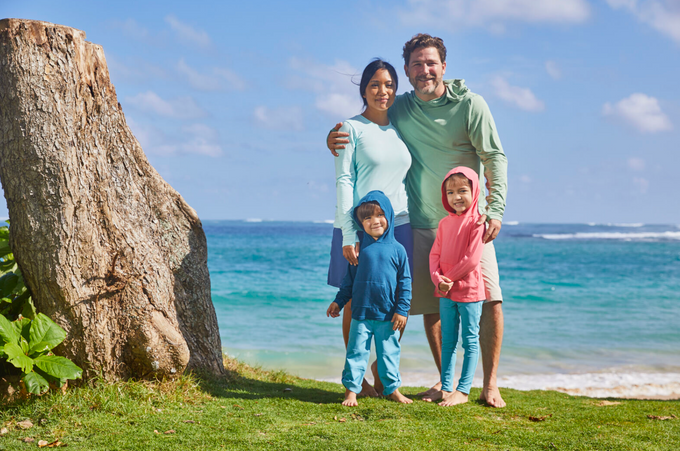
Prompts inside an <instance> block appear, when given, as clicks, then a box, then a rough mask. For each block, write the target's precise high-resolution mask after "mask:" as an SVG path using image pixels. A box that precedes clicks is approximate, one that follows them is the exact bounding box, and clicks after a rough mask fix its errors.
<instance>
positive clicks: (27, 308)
mask: <svg viewBox="0 0 680 451" xmlns="http://www.w3.org/2000/svg"><path fill="white" fill-rule="evenodd" d="M17 302H22V303H23V307H22V309H21V316H23V317H25V318H30V319H35V315H36V312H35V305H33V300H32V299H31V295H30V293H29V292H28V291H26V292H24V294H22V295H21V296H19V297H18V298H17Z"/></svg>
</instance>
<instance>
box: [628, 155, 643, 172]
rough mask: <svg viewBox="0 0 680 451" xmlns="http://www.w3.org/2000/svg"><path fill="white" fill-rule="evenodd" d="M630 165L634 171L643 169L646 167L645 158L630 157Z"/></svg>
mask: <svg viewBox="0 0 680 451" xmlns="http://www.w3.org/2000/svg"><path fill="white" fill-rule="evenodd" d="M627 163H628V167H629V168H630V169H632V170H633V171H642V170H644V169H645V160H643V159H642V158H635V157H632V158H629V159H628V162H627Z"/></svg>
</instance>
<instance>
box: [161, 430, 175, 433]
mask: <svg viewBox="0 0 680 451" xmlns="http://www.w3.org/2000/svg"><path fill="white" fill-rule="evenodd" d="M174 433H175V430H174V429H168V430H167V431H165V432H163V434H174Z"/></svg>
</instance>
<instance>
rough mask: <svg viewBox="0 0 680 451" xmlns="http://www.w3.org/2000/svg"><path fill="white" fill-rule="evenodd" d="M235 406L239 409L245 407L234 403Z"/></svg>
mask: <svg viewBox="0 0 680 451" xmlns="http://www.w3.org/2000/svg"><path fill="white" fill-rule="evenodd" d="M234 407H236V408H237V409H238V410H243V407H241V406H239V405H238V404H234Z"/></svg>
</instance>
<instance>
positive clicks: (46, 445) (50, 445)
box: [38, 440, 66, 448]
mask: <svg viewBox="0 0 680 451" xmlns="http://www.w3.org/2000/svg"><path fill="white" fill-rule="evenodd" d="M61 446H66V443H62V442H60V441H59V440H55V441H53V442H52V443H48V442H47V441H45V440H40V441H39V442H38V448H59V447H61Z"/></svg>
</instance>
